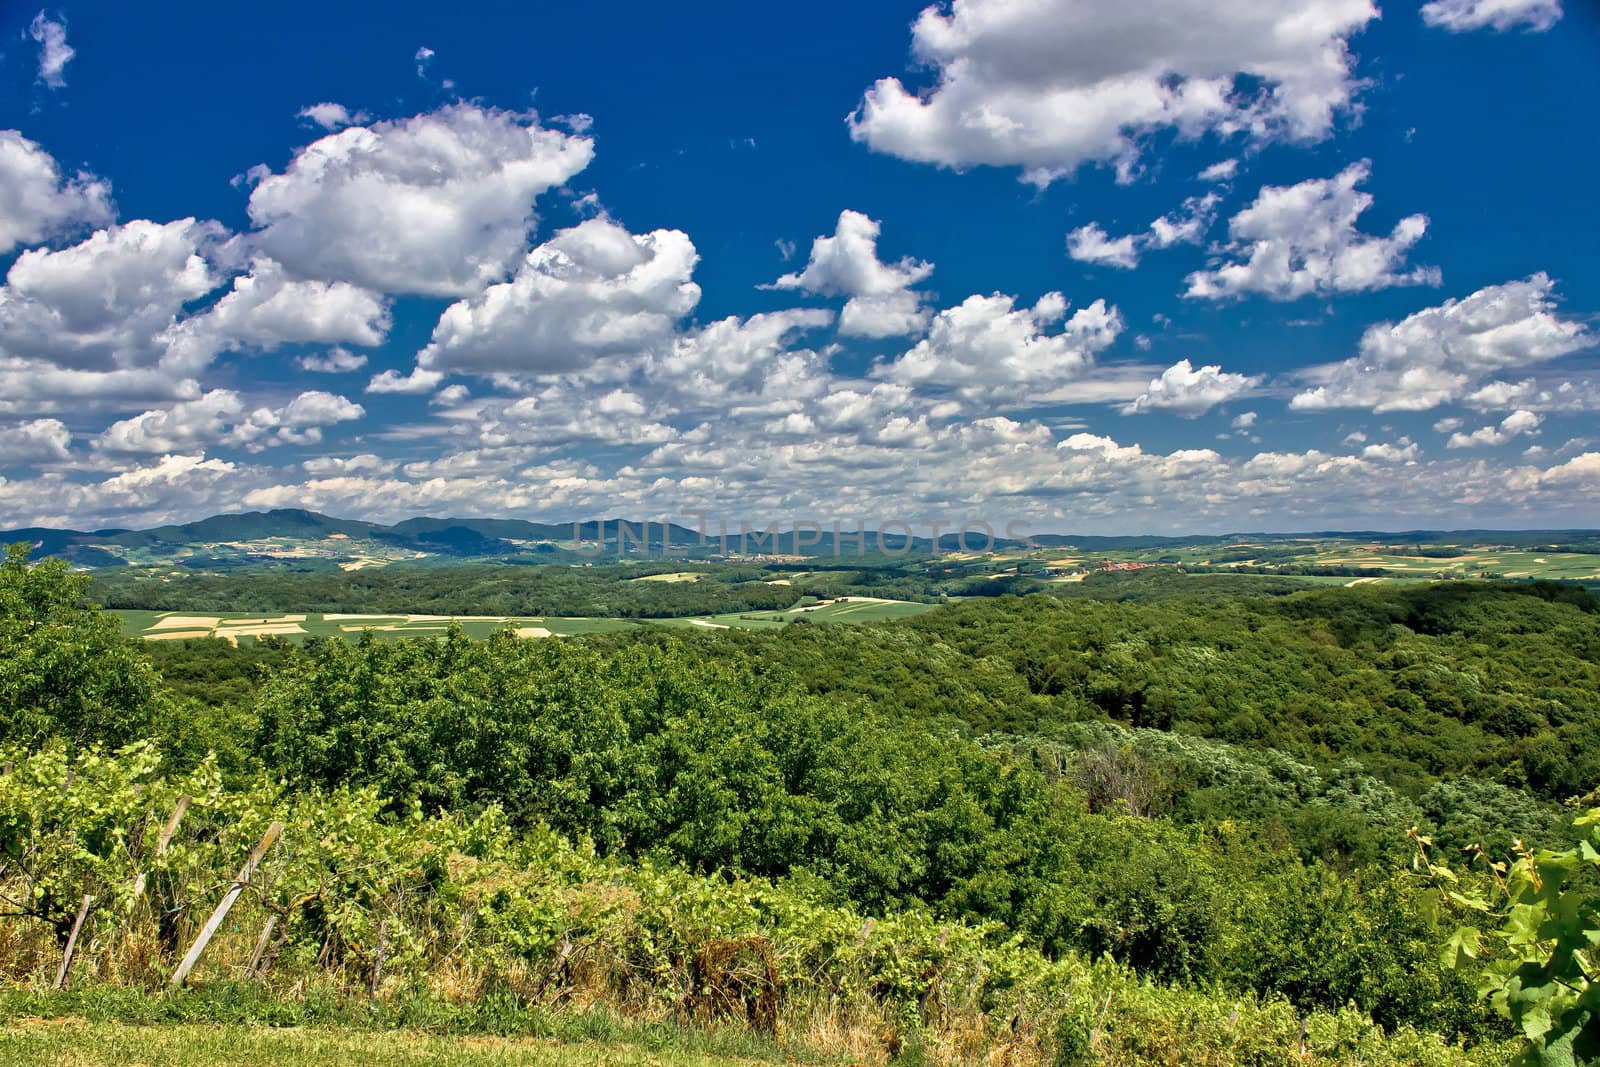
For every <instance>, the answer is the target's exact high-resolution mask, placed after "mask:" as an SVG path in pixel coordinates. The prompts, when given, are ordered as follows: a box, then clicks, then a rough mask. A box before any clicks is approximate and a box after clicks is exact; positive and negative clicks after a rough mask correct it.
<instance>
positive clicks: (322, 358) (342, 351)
mask: <svg viewBox="0 0 1600 1067" xmlns="http://www.w3.org/2000/svg"><path fill="white" fill-rule="evenodd" d="M294 362H295V366H297V367H299V368H300V369H301V370H303V371H310V372H311V373H312V374H345V373H348V372H349V371H353V370H360V369H361V368H362V367H365V366H366V365H367V357H366V356H363V355H361V354H359V353H357V352H351V351H350V350H349V349H347V348H331V349H329V350H328V351H327V352H324V353H322V354H321V355H309V356H300V357H298V358H296V359H295V361H294Z"/></svg>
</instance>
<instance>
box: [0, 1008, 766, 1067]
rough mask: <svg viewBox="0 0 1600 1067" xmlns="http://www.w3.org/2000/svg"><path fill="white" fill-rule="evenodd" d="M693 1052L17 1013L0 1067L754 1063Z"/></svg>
mask: <svg viewBox="0 0 1600 1067" xmlns="http://www.w3.org/2000/svg"><path fill="white" fill-rule="evenodd" d="M750 1062H751V1061H749V1060H738V1059H726V1058H721V1057H714V1056H710V1055H707V1054H704V1053H699V1052H675V1051H648V1050H645V1049H640V1048H635V1047H628V1046H616V1045H604V1044H594V1043H582V1044H571V1043H563V1042H559V1041H553V1040H544V1039H534V1038H501V1037H440V1036H435V1035H431V1034H420V1033H416V1032H407V1031H389V1032H362V1031H349V1030H335V1029H322V1028H292V1029H276V1028H267V1027H250V1026H233V1025H209V1026H194V1025H179V1026H130V1025H127V1024H125V1023H108V1022H101V1023H89V1022H86V1021H84V1020H81V1019H49V1020H47V1019H16V1020H12V1021H11V1022H10V1023H8V1024H6V1025H4V1026H0V1067H13V1065H15V1067H24V1065H26V1067H37V1065H41V1064H51V1065H56V1067H80V1065H81V1067H90V1065H94V1067H101V1065H108V1067H116V1065H127V1067H133V1065H135V1064H142V1065H144V1067H211V1065H213V1064H220V1063H225V1064H229V1065H230V1067H256V1065H258V1064H259V1065H261V1067H278V1065H280V1064H299V1063H304V1064H322V1063H326V1064H333V1063H337V1064H342V1065H347V1067H364V1065H369V1064H370V1065H374V1067H376V1065H380V1064H382V1065H388V1064H429V1065H433V1067H500V1065H511V1064H518V1065H530V1067H544V1065H546V1064H550V1065H557V1064H559V1065H562V1067H568V1065H572V1067H591V1065H592V1067H728V1065H733V1064H744V1063H750Z"/></svg>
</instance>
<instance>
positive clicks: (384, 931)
mask: <svg viewBox="0 0 1600 1067" xmlns="http://www.w3.org/2000/svg"><path fill="white" fill-rule="evenodd" d="M388 954H389V920H388V919H385V920H383V922H381V923H379V924H378V951H377V952H376V953H374V954H373V959H372V982H371V985H370V986H369V988H368V992H369V993H370V994H371V996H372V999H373V1000H377V999H378V987H379V986H380V985H382V984H383V960H384V957H385V956H387V955H388Z"/></svg>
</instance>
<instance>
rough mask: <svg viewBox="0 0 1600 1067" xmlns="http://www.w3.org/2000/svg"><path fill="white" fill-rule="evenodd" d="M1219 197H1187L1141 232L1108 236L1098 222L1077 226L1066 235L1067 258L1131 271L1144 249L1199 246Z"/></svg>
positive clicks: (1212, 195) (1209, 225) (1213, 195)
mask: <svg viewBox="0 0 1600 1067" xmlns="http://www.w3.org/2000/svg"><path fill="white" fill-rule="evenodd" d="M1221 199H1222V198H1221V197H1220V196H1218V195H1217V194H1216V193H1207V194H1206V195H1205V196H1191V197H1189V198H1188V199H1187V200H1185V201H1184V202H1183V205H1182V206H1181V207H1179V208H1178V210H1177V211H1174V212H1172V213H1171V214H1170V215H1163V216H1161V217H1160V218H1158V219H1156V220H1154V221H1153V222H1151V223H1150V226H1149V228H1148V229H1147V230H1146V231H1145V232H1144V233H1138V234H1127V235H1125V236H1122V237H1112V236H1110V235H1109V234H1107V233H1106V231H1105V230H1103V229H1101V228H1100V226H1099V224H1098V223H1093V222H1091V223H1089V224H1088V225H1086V226H1079V227H1078V228H1077V229H1076V230H1073V231H1072V232H1071V233H1069V234H1068V235H1067V255H1069V256H1071V257H1072V258H1073V259H1076V260H1079V261H1080V262H1084V263H1104V264H1107V265H1108V266H1113V267H1122V268H1124V269H1125V270H1132V269H1133V268H1134V267H1137V266H1138V265H1139V255H1140V253H1142V252H1143V251H1145V250H1146V249H1151V248H1171V247H1172V246H1173V245H1177V244H1199V243H1200V241H1201V239H1202V238H1204V237H1205V233H1206V231H1207V230H1208V229H1210V228H1211V220H1212V219H1213V218H1214V217H1215V214H1216V207H1217V204H1218V202H1220V201H1221Z"/></svg>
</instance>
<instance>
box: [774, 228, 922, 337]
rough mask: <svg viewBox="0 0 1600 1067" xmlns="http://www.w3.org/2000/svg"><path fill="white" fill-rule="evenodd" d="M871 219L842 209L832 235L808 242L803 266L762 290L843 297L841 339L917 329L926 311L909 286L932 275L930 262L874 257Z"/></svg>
mask: <svg viewBox="0 0 1600 1067" xmlns="http://www.w3.org/2000/svg"><path fill="white" fill-rule="evenodd" d="M880 230H881V227H880V225H879V223H878V222H877V221H876V220H875V219H871V218H868V217H867V216H866V215H863V214H862V213H861V212H859V211H849V210H846V211H842V212H840V213H839V222H838V224H837V225H836V226H835V228H834V233H833V236H831V237H826V236H825V237H818V238H816V239H815V240H813V241H812V242H811V257H810V258H809V259H808V260H807V261H806V265H805V268H804V269H803V270H799V271H795V272H793V273H790V274H785V275H784V276H783V277H781V278H779V279H778V280H777V281H775V282H773V283H772V284H771V285H770V286H768V287H767V288H771V289H800V290H803V291H805V292H808V293H815V294H816V295H818V296H847V297H849V298H850V299H849V301H848V302H847V303H846V304H845V307H844V311H843V313H842V314H841V315H840V317H839V332H840V333H841V334H843V335H844V336H846V337H878V338H881V337H900V336H904V335H906V334H913V333H920V332H921V331H922V330H923V329H924V328H925V327H926V326H927V325H928V318H929V314H930V313H929V312H928V310H927V309H926V308H924V307H923V305H922V298H921V297H920V296H918V295H917V294H915V293H913V292H911V287H912V286H913V285H916V284H918V283H919V282H922V281H924V280H925V279H926V278H927V277H928V275H930V274H932V273H933V264H932V263H925V262H922V261H920V260H916V259H912V258H911V257H910V256H906V257H904V258H903V259H901V260H899V261H898V262H895V263H885V262H883V261H882V260H881V259H879V258H878V234H879V232H880Z"/></svg>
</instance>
